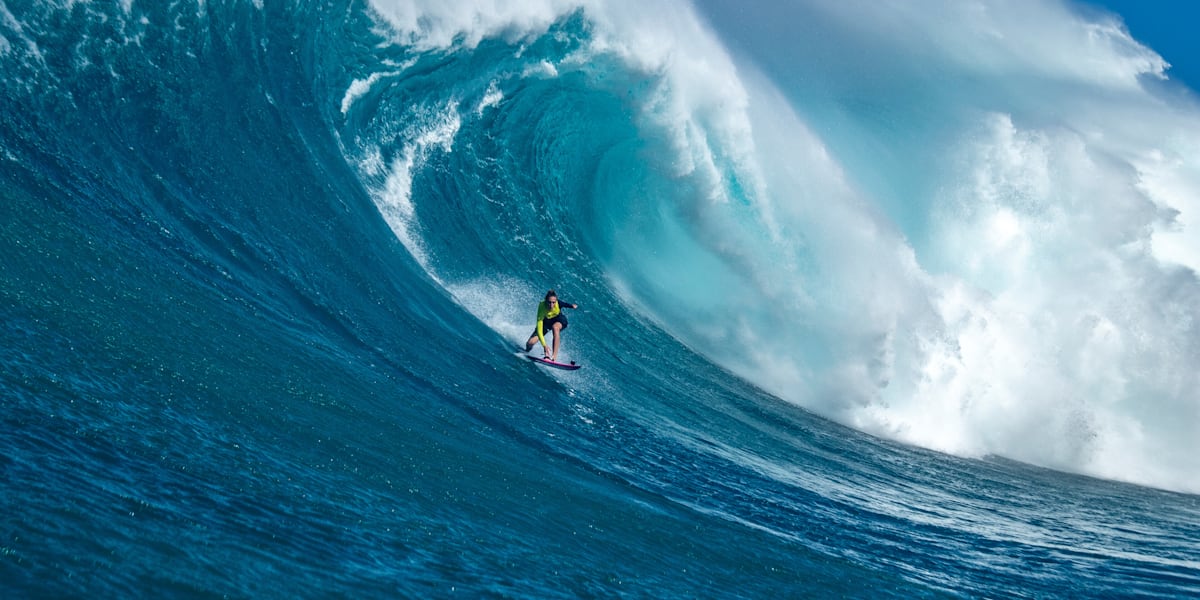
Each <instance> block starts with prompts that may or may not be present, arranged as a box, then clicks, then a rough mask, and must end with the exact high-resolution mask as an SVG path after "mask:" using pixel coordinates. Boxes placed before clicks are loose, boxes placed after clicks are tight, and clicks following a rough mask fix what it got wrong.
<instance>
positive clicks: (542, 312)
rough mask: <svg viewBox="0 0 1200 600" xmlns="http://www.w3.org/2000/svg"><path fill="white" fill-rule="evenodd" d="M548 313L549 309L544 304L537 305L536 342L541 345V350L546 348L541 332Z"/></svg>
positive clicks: (544, 338)
mask: <svg viewBox="0 0 1200 600" xmlns="http://www.w3.org/2000/svg"><path fill="white" fill-rule="evenodd" d="M549 311H550V309H549V308H547V307H546V303H545V302H543V303H541V304H538V316H537V337H538V341H539V342H541V343H542V348H545V347H546V336H545V334H544V332H543V329H544V327H543V325H542V323H543V322H545V320H546V313H547V312H549Z"/></svg>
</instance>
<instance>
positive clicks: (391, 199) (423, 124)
mask: <svg viewBox="0 0 1200 600" xmlns="http://www.w3.org/2000/svg"><path fill="white" fill-rule="evenodd" d="M461 124H462V121H461V118H460V116H459V112H458V105H457V103H450V104H449V105H447V106H444V107H441V109H440V110H431V111H425V112H422V113H421V114H419V115H417V116H416V117H415V119H414V123H413V125H412V126H411V127H410V128H409V129H408V130H406V131H405V132H404V133H403V134H402V136H401V138H402V139H403V140H406V142H405V143H404V146H403V148H402V150H401V151H400V152H399V154H398V155H397V156H396V157H395V158H393V159H392V160H391V162H390V164H389V166H388V173H387V177H386V179H385V181H384V182H383V184H382V185H377V186H374V188H373V189H372V194H373V196H374V198H375V204H376V206H378V207H379V211H380V213H381V214H382V215H383V218H384V220H385V221H386V222H387V224H388V226H389V227H391V229H392V231H393V232H394V233H395V234H396V237H397V238H399V240H400V241H401V243H403V244H404V246H405V248H407V249H408V251H409V252H410V253H411V254H412V256H413V258H415V259H416V260H417V262H418V263H419V264H420V265H421V266H422V267H423V268H424V269H425V270H426V271H428V272H429V274H430V275H431V276H433V277H436V276H437V275H436V273H434V272H433V271H432V270H431V268H430V262H429V256H428V254H427V252H426V250H425V244H424V242H423V241H422V237H421V233H420V231H419V230H420V223H419V221H418V219H417V213H416V208H415V206H414V205H413V202H412V188H413V177H414V174H415V172H416V171H417V170H418V169H419V168H420V166H421V164H422V163H423V162H424V161H425V159H426V158H427V156H428V154H429V153H430V152H433V151H440V152H450V151H451V149H452V148H453V146H454V136H455V135H456V134H457V133H458V129H459V127H460V126H461ZM381 161H382V158H381V157H380V156H379V154H378V150H377V149H373V150H372V151H371V152H369V153H368V154H367V158H365V159H364V161H363V163H362V165H363V170H364V172H365V173H370V172H372V171H375V170H378V168H379V167H378V164H379V163H380V162H381Z"/></svg>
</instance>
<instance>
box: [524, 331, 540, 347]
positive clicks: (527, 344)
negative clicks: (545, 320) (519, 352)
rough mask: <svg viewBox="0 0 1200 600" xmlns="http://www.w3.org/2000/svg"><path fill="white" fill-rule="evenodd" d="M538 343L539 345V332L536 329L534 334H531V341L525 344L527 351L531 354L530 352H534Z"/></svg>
mask: <svg viewBox="0 0 1200 600" xmlns="http://www.w3.org/2000/svg"><path fill="white" fill-rule="evenodd" d="M536 343H537V330H536V329H535V330H533V333H532V334H530V336H529V340H527V341H526V342H525V351H526V352H529V351H530V350H533V345H534V344H536Z"/></svg>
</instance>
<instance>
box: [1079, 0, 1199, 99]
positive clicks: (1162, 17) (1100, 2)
mask: <svg viewBox="0 0 1200 600" xmlns="http://www.w3.org/2000/svg"><path fill="white" fill-rule="evenodd" d="M1084 4H1086V5H1090V6H1096V7H1100V8H1103V9H1105V10H1108V11H1109V12H1113V13H1116V14H1119V15H1121V17H1122V18H1123V19H1124V21H1125V26H1126V27H1127V28H1128V29H1129V33H1130V34H1131V35H1133V38H1134V39H1136V40H1137V41H1139V42H1141V43H1142V44H1143V45H1145V46H1149V47H1150V48H1151V49H1153V50H1154V51H1155V52H1157V53H1158V54H1159V56H1162V57H1163V58H1164V59H1166V61H1167V62H1168V63H1170V64H1171V68H1170V69H1168V70H1167V77H1169V78H1170V79H1172V80H1175V81H1179V82H1182V83H1184V84H1186V85H1188V86H1189V87H1191V88H1192V89H1193V90H1197V91H1200V37H1197V36H1196V35H1195V30H1196V25H1197V24H1198V23H1200V2H1195V1H1192V0H1094V1H1092V2H1085V3H1084Z"/></svg>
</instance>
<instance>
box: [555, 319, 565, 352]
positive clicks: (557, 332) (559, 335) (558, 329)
mask: <svg viewBox="0 0 1200 600" xmlns="http://www.w3.org/2000/svg"><path fill="white" fill-rule="evenodd" d="M562 330H563V325H562V323H555V324H554V360H558V342H559V341H560V340H561V339H562Z"/></svg>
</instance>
